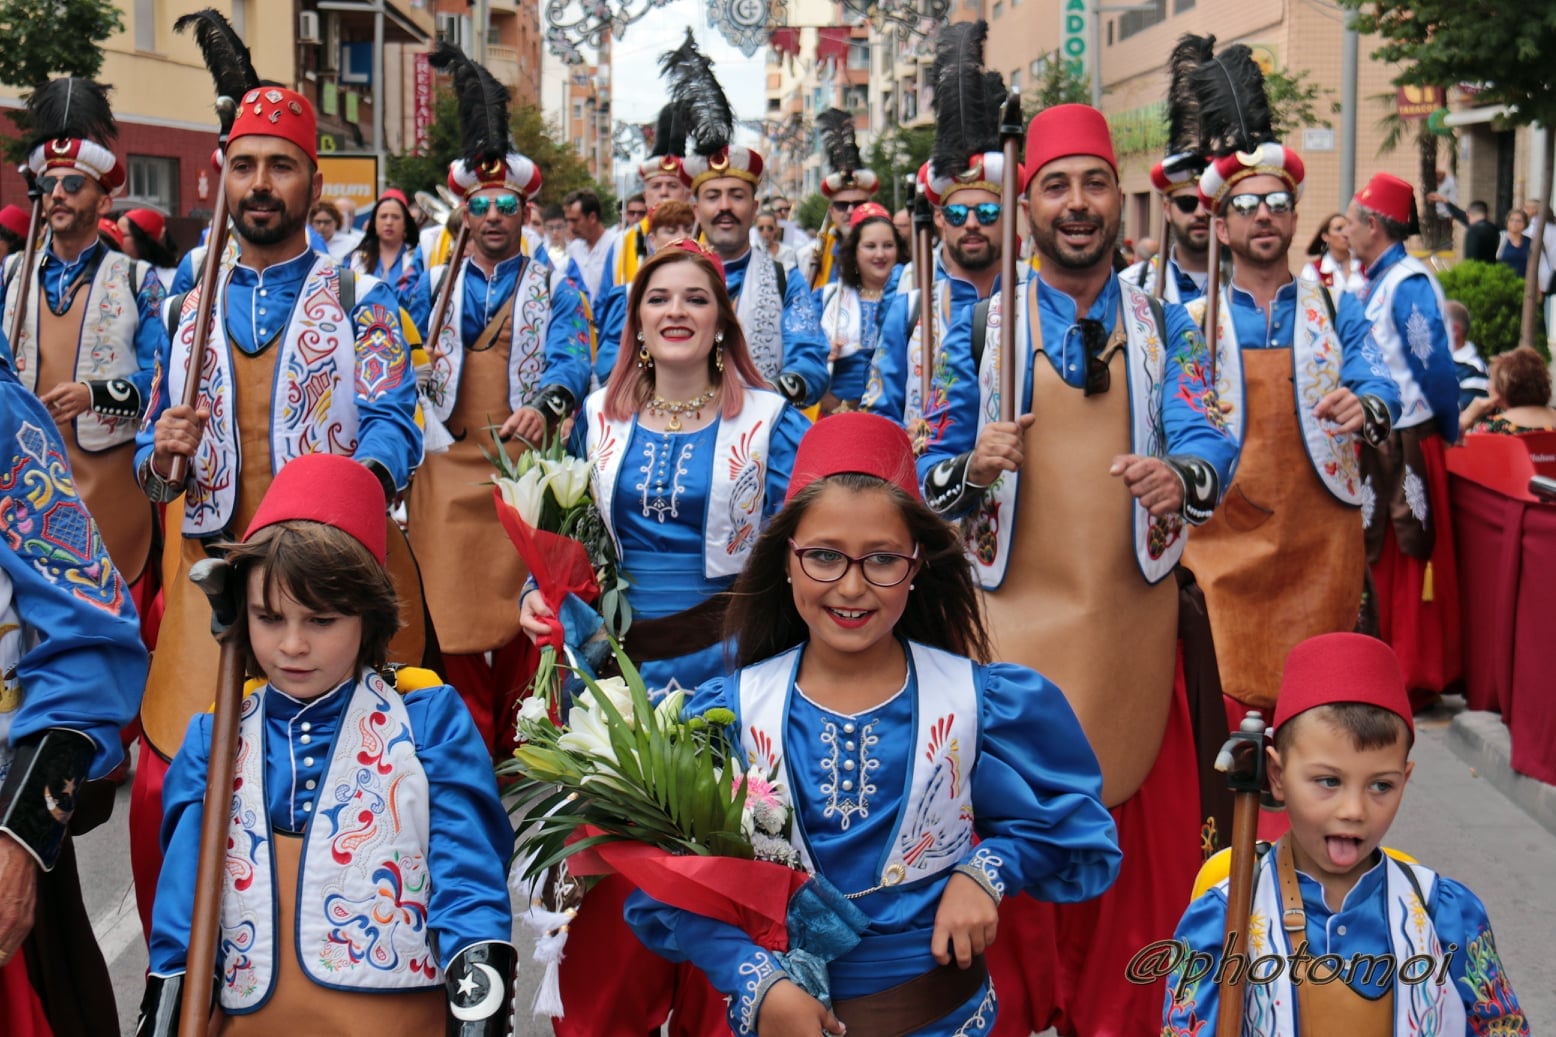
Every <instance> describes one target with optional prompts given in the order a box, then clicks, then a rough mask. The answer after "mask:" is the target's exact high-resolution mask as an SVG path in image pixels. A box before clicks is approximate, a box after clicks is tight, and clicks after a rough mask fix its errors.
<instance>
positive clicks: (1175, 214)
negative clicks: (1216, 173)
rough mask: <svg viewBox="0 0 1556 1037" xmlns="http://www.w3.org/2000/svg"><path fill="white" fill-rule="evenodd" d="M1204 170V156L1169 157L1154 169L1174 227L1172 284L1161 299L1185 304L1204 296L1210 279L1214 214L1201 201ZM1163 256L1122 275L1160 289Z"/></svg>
mask: <svg viewBox="0 0 1556 1037" xmlns="http://www.w3.org/2000/svg"><path fill="white" fill-rule="evenodd" d="M1204 168H1205V160H1204V158H1203V157H1201V156H1200V155H1196V154H1191V153H1183V154H1177V155H1169V156H1167V157H1166V158H1165V159H1163V160H1162V161H1160V162H1158V163H1156V165H1154V166H1152V167H1151V186H1153V187H1155V188H1156V190H1157V191H1158V192H1160V194H1161V196H1162V211H1163V212H1164V213H1166V215H1167V225H1168V226H1169V227H1171V228H1172V249H1171V255H1169V256H1166V257H1165V261H1166V263H1167V283H1166V284H1164V285H1163V286H1162V298H1164V299H1166V300H1167V301H1168V302H1177V303H1186V302H1189V301H1191V300H1193V299H1198V298H1199V297H1200V296H1202V295H1204V294H1205V283H1206V281H1207V280H1209V277H1210V212H1209V211H1208V210H1207V209H1206V208H1205V207H1204V206H1203V205H1201V204H1200V199H1199V174H1200V172H1201V171H1202V170H1203V169H1204ZM1162 262H1163V257H1162V256H1161V255H1160V254H1158V255H1157V256H1155V257H1154V258H1147V259H1142V260H1141V261H1140V262H1138V263H1133V264H1131V265H1130V266H1128V267H1126V268H1125V270H1124V272H1123V273H1122V274H1120V275H1119V276H1121V277H1123V278H1124V280H1126V281H1128V282H1129V283H1130V284H1132V285H1136V286H1138V287H1140V288H1144V289H1145V290H1146V291H1148V292H1154V291H1155V290H1156V278H1157V275H1158V273H1159V272H1160V270H1161V265H1162Z"/></svg>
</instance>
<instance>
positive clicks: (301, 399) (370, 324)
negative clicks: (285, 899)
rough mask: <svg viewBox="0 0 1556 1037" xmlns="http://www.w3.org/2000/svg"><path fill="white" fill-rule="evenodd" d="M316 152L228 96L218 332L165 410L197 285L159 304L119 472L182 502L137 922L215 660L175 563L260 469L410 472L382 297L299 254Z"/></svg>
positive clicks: (282, 94)
mask: <svg viewBox="0 0 1556 1037" xmlns="http://www.w3.org/2000/svg"><path fill="white" fill-rule="evenodd" d="M317 149H318V130H317V121H316V116H315V113H314V109H313V106H312V104H311V103H310V102H309V101H308V99H307V98H306V97H304V96H303V95H302V94H299V93H297V92H295V91H292V90H288V89H286V88H284V87H279V86H264V87H257V88H255V89H253V90H251V91H249V92H248V93H247V94H245V95H244V96H243V97H242V98H240V104H239V107H238V115H237V119H236V121H235V122H234V123H233V126H232V132H231V134H230V135H229V138H228V145H227V149H226V152H225V154H224V156H223V159H222V169H221V189H222V190H223V191H225V192H226V195H227V208H228V212H229V213H231V214H232V233H233V234H234V235H235V236H236V240H237V244H238V252H237V258H236V259H235V260H233V261H232V262H230V263H226V264H224V265H223V268H222V271H221V273H220V274H219V280H218V282H217V292H218V293H219V294H218V296H217V298H216V300H214V307H215V308H214V312H215V313H216V314H219V315H220V319H215V320H213V321H212V322H211V325H210V327H211V331H210V342H209V345H208V347H207V351H206V353H205V358H204V364H205V365H206V372H205V374H204V375H203V376H202V378H201V386H200V389H199V395H198V397H197V404H196V407H195V408H193V409H191V408H189V407H186V406H184V405H183V404H182V403H181V402H177V401H180V400H181V399H182V397H183V392H184V384H185V379H186V377H187V372H188V371H189V370H190V367H191V364H190V360H191V356H190V353H191V350H192V348H193V343H194V339H195V325H196V322H197V313H198V312H199V309H200V306H199V294H198V293H199V288H198V287H197V288H194V289H192V290H191V291H190V292H189V293H187V294H185V295H179V296H175V297H173V298H172V299H171V300H169V305H168V306H167V308H166V319H167V320H168V321H169V322H170V323H172V324H173V334H172V336H171V339H170V341H169V343H168V344H167V345H166V346H164V347H163V351H162V353H161V355H160V356H159V358H158V371H159V377H158V378H157V379H156V380H155V381H154V383H153V387H152V397H151V399H152V402H151V406H150V409H149V411H148V413H147V415H146V420H145V422H144V423H143V424H142V426H141V428H140V431H139V433H138V434H137V436H136V454H135V462H136V463H135V471H136V474H137V476H138V477H139V479H140V481H141V485H142V487H143V488H144V490H145V492H146V495H147V496H149V497H150V498H151V499H152V500H153V501H159V502H172V501H175V500H177V499H178V498H179V497H180V495H182V506H176V505H175V506H174V507H171V508H169V509H168V511H167V523H168V527H169V534H170V535H169V537H168V545H167V547H166V549H165V550H164V552H163V566H162V585H163V592H164V595H165V611H164V615H163V618H162V625H161V629H160V631H159V633H158V640H157V651H156V653H155V656H156V661H155V665H154V666H153V668H152V671H151V674H150V677H149V678H148V680H147V684H146V697H145V701H144V704H143V706H142V709H141V731H142V737H143V738H144V739H145V742H146V744H145V745H143V746H142V752H141V754H140V762H139V763H138V764H137V767H136V774H135V795H134V798H133V801H132V805H131V810H130V848H131V854H132V860H133V863H134V870H135V879H136V887H137V895H138V898H139V899H140V900H141V902H142V903H144V904H146V905H147V906H148V909H149V905H150V904H151V900H152V897H153V893H154V891H155V882H156V876H157V871H158V869H159V868H160V864H161V856H160V849H159V848H158V844H157V828H158V825H159V822H160V817H161V792H160V790H161V781H162V775H163V774H164V773H165V772H166V763H165V761H166V760H167V759H170V758H171V757H172V756H173V755H174V753H175V752H176V751H177V750H178V747H179V744H180V743H181V742H182V740H183V737H184V731H185V729H186V727H187V726H188V722H189V718H190V717H191V716H192V715H193V714H194V713H196V712H198V711H199V710H202V709H206V708H208V707H209V705H210V692H209V688H208V686H206V685H204V684H203V683H202V681H200V680H192V679H191V675H195V674H212V673H215V672H216V664H217V646H216V643H215V641H214V640H213V639H212V638H211V632H210V624H211V611H210V604H209V603H208V602H207V600H206V598H205V596H204V595H203V594H202V593H200V591H199V589H198V588H196V587H195V585H194V584H193V583H191V582H190V580H189V578H188V572H189V568H190V566H191V565H192V564H193V563H194V562H196V561H199V560H200V559H202V558H204V557H205V556H206V550H205V549H206V545H207V544H209V543H211V542H212V541H214V540H216V539H220V538H222V537H233V536H236V535H237V533H241V531H243V530H245V529H247V528H248V523H249V519H250V518H251V517H252V516H253V514H254V510H255V508H256V507H257V506H258V505H259V502H260V499H261V498H262V497H263V496H264V493H265V490H266V489H267V488H268V487H269V486H270V482H271V479H272V477H273V475H274V473H275V472H277V471H279V470H280V469H281V467H282V466H283V465H285V464H287V463H288V462H290V461H292V460H293V459H295V458H297V457H300V456H302V455H303V454H305V453H312V452H316V451H320V450H327V451H331V452H333V453H339V454H343V455H346V456H349V457H353V458H355V459H356V460H357V461H359V462H361V463H362V464H363V465H365V466H366V467H367V468H368V470H369V471H371V472H372V473H373V474H374V475H375V476H376V477H377V478H378V480H379V481H380V482H381V483H382V484H383V487H384V491H385V494H386V496H387V497H389V498H390V499H393V498H394V497H395V496H397V495H398V494H399V493H400V492H401V491H403V490H404V488H405V486H406V484H407V482H408V481H409V479H410V474H411V471H412V469H413V468H414V467H415V466H416V464H417V462H418V461H419V460H420V459H421V453H422V437H421V430H420V429H419V428H418V427H417V425H416V379H415V377H414V376H413V372H412V370H411V367H410V363H409V353H408V350H407V348H406V344H405V341H404V338H403V332H402V326H401V323H400V303H399V299H398V298H397V296H396V295H395V292H394V289H393V288H392V287H391V286H390V285H388V284H385V283H383V282H380V281H378V280H376V279H374V278H371V277H367V276H362V275H356V274H352V273H351V272H350V271H349V270H346V269H344V268H342V267H340V266H338V265H337V264H336V263H335V262H334V261H333V260H331V259H330V258H329V257H328V256H326V255H323V254H321V253H317V252H315V251H314V250H313V249H311V248H310V247H309V243H308V214H309V212H310V211H311V210H312V208H313V206H314V205H315V204H316V203H317V202H318V200H319V197H320V193H321V191H322V190H323V186H324V177H323V175H322V174H321V173H320V172H319V168H318V150H317ZM194 369H195V370H196V371H199V370H200V369H201V367H200V364H199V363H198V362H197V363H196V364H195V365H194ZM175 456H182V457H184V458H187V459H189V461H190V464H189V467H188V474H187V476H186V477H185V479H184V481H183V482H182V483H177V484H175V483H173V482H171V481H170V479H169V476H170V473H171V471H172V466H173V459H174V457H175ZM385 521H386V523H388V524H390V525H392V523H391V522H390V520H389V519H388V518H387V517H386V519H385ZM174 530H179V531H181V533H182V537H179V536H177V535H173V531H174ZM234 531H237V532H234ZM392 535H393V536H394V537H395V538H396V539H397V540H398V549H396V547H395V546H393V545H394V541H393V540H392V541H391V545H392V546H391V549H390V561H389V571H390V577H391V579H392V580H393V581H394V583H395V587H396V589H397V591H398V593H399V595H400V597H401V598H402V600H405V601H408V602H417V603H418V604H419V600H420V596H421V589H420V581H419V580H418V579H417V577H416V573H415V566H414V564H412V563H411V560H410V552H409V550H408V549H407V548H406V546H405V544H404V539H403V537H401V536H399V533H398V529H397V528H396V529H394V530H393V531H392ZM413 608H414V610H415V613H416V614H418V615H419V614H420V611H421V610H420V608H419V607H416V606H413ZM420 633H421V628H420V622H419V620H418V622H417V625H416V631H415V636H417V637H419V636H420ZM399 643H400V644H401V645H403V644H404V642H403V641H401V642H399ZM419 657H420V649H419V648H413V649H409V650H406V651H403V652H399V653H397V652H396V650H395V649H393V648H392V649H391V658H396V659H398V660H400V661H404V662H410V661H412V660H413V659H419ZM153 750H154V751H153ZM143 917H145V918H147V919H148V921H149V914H144V915H143Z"/></svg>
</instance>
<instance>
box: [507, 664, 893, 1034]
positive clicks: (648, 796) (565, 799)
mask: <svg viewBox="0 0 1556 1037" xmlns="http://www.w3.org/2000/svg"><path fill="white" fill-rule="evenodd" d="M611 647H612V650H613V651H614V652H615V654H616V659H617V662H618V664H619V665H620V667H621V673H622V676H621V677H615V678H610V679H607V680H604V681H596V680H594V679H593V678H592V677H591V676H589V675H588V674H582V673H581V674H580V676H581V677H582V679H583V689H582V691H581V693H580V694H579V695H578V696H577V697H576V698H575V699H574V701H573V702H572V703H571V705H570V708H568V709H567V712H566V722H565V723H558V721H557V717H558V715H559V714H558V713H556V712H554V711H553V710H551V709H548V708H547V706H546V704H545V703H543V702H538V701H536V700H534V699H531V700H529V701H526V702H525V704H524V706H523V707H522V709H521V711H520V714H519V733H520V735H521V737H522V738H523V739H524V743H523V744H521V745H520V746H519V748H518V749H516V750H515V751H514V754H513V758H512V759H511V760H505V761H503V762H502V763H501V764H500V765H499V766H498V768H497V772H498V774H499V776H501V777H503V778H504V779H505V780H504V792H503V796H504V799H505V801H506V802H507V804H508V805H509V808H510V810H514V809H517V810H519V811H520V812H522V813H523V815H524V818H523V821H522V822H521V827H520V831H519V834H518V836H517V838H516V849H517V854H516V857H517V859H518V860H520V861H523V862H525V863H524V865H523V868H522V871H523V876H524V878H526V879H536V878H538V877H540V876H542V875H543V874H544V873H546V872H547V870H548V869H561V870H562V871H565V873H566V875H567V878H566V879H563V880H562V881H557V876H558V873H557V872H556V871H553V872H552V874H551V878H550V880H549V881H544V882H540V883H538V884H537V885H538V886H539V887H540V888H541V889H543V890H549V891H555V890H557V889H559V888H560V889H568V888H569V887H570V888H571V889H572V890H573V892H574V893H575V894H576V895H575V897H574V898H573V899H572V900H570V901H562V900H558V899H556V898H555V897H551V898H549V899H548V898H542V899H543V900H544V901H546V902H543V903H540V904H537V908H538V909H539V910H538V911H536V912H532V921H534V920H535V919H537V918H538V919H539V920H540V921H539V925H538V926H537V927H541V926H543V927H544V928H542V930H541V933H540V934H539V935H540V937H541V941H540V945H539V946H538V949H537V952H536V956H537V960H545V961H546V963H547V964H548V965H549V964H550V963H551V962H550V960H546V959H548V958H550V959H554V960H560V956H561V955H560V952H561V946H560V942H558V937H560V939H562V940H565V928H566V923H567V920H568V919H570V918H571V917H572V914H573V912H574V911H576V909H577V899H579V897H580V896H581V893H582V892H583V889H584V887H585V886H586V885H587V884H588V883H589V882H590V881H591V880H592V879H595V878H597V877H598V876H601V875H605V874H609V873H612V872H616V873H620V874H621V875H623V876H624V877H626V878H627V879H628V880H629V881H631V882H632V883H633V884H634V885H636V886H637V887H638V888H639V889H641V890H643V891H644V892H645V893H647V894H649V895H650V896H652V897H653V898H655V899H656V900H659V901H661V902H663V903H667V904H670V905H672V906H675V907H680V908H683V909H685V910H688V911H693V912H696V913H698V914H701V915H705V916H708V917H711V918H715V919H718V920H720V921H725V922H729V923H730V924H733V925H736V926H739V927H740V928H741V929H743V930H744V931H745V932H746V933H747V934H748V935H749V936H750V937H751V938H752V939H753V940H754V941H755V942H756V943H758V944H760V945H761V946H763V947H766V948H767V949H769V950H772V951H775V952H778V953H779V954H780V957H781V959H782V960H785V961H786V967H788V968H789V969H790V971H791V974H793V975H794V976H796V978H797V981H800V982H801V985H803V986H805V987H806V989H808V990H810V992H811V993H812V994H813V995H815V996H817V997H820V998H822V999H823V1000H825V999H826V996H827V990H826V969H825V963H826V962H828V961H831V960H832V959H833V958H835V957H837V956H838V955H839V954H842V953H845V952H846V951H848V950H850V949H852V948H853V946H854V945H855V944H856V943H857V942H858V939H859V936H858V934H859V933H860V932H861V931H862V930H863V929H864V927H865V925H866V924H867V920H866V919H865V917H864V916H863V915H862V914H860V912H859V911H858V909H857V908H855V907H854V906H853V904H851V903H850V902H849V901H847V900H846V899H844V898H843V897H842V895H841V894H839V893H837V891H836V890H835V889H833V888H832V887H831V886H830V885H829V884H827V883H826V882H825V880H823V879H821V878H819V876H812V875H810V874H808V873H807V872H806V871H804V870H803V869H802V868H801V862H800V857H799V854H798V853H797V851H796V850H795V847H794V844H793V843H792V842H791V841H790V835H791V828H792V825H793V808H792V805H791V803H790V801H789V798H788V796H787V794H786V792H785V790H784V788H783V785H782V784H781V782H779V781H778V778H777V775H776V774H774V773H771V772H767V771H765V770H764V769H762V768H760V767H750V768H748V767H746V766H743V764H742V760H741V755H742V753H741V751H740V748H739V744H738V743H737V742H735V741H734V740H733V739H732V738H731V732H730V725H732V724H733V723H734V721H735V715H734V714H733V713H732V712H731V711H729V710H727V709H722V708H717V709H710V710H708V711H706V712H704V713H702V714H699V715H691V716H687V715H685V704H686V693H685V692H684V691H672V692H671V693H670V694H668V695H666V696H665V697H664V698H663V699H662V700H660V701H659V703H658V704H657V705H656V704H654V703H652V702H650V700H649V697H648V693H647V691H646V689H645V688H644V684H643V680H642V678H641V677H640V676H639V674H638V672H637V669H636V667H634V666H633V665H632V662H631V660H629V659H628V658H627V657H626V654H625V653H624V652H622V650H621V649H620V647H619V646H616V645H615V644H614V643H612V645H611ZM548 938H549V940H550V941H551V942H550V943H547V940H548ZM552 972H554V970H552V969H549V968H548V973H552ZM800 977H804V978H803V979H800ZM555 994H556V991H555V987H554V979H553V977H552V976H548V977H547V978H545V979H543V980H542V984H541V994H540V997H539V998H538V999H537V1010H538V1011H542V1012H545V1013H547V1014H553V1015H559V1014H561V1005H560V1001H559V999H558V998H556V996H555Z"/></svg>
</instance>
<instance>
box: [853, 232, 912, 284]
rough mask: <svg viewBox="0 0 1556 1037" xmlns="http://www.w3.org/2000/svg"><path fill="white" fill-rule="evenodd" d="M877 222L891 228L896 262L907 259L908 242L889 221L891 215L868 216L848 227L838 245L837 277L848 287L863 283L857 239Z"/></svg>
mask: <svg viewBox="0 0 1556 1037" xmlns="http://www.w3.org/2000/svg"><path fill="white" fill-rule="evenodd" d="M877 223H884V224H886V226H887V227H889V228H890V229H891V240H892V244H894V245H895V246H896V247H897V262H898V263H906V262H907V261H908V255H909V252H908V243H907V242H906V241H904V240H902V235H901V234H899V233H897V225H896V224H895V223H893V222H892V221H891V217H890V216H868V217H866V218H865V219H862V220H860V221H859V222H858V223H857V224H855V225H854V226H853V227H852V228H850V229H849V231H848V235H847V237H845V238H844V239H843V244H842V245H840V246H838V250H837V279H838V280H839V281H842V282H843V283H844V284H846V285H848V287H850V288H859V287H861V286H862V285H863V284H864V274H863V273H862V272H861V271H860V269H859V241H860V239H861V238H863V237H864V230H865V228H866V227H869V226H872V225H874V224H877Z"/></svg>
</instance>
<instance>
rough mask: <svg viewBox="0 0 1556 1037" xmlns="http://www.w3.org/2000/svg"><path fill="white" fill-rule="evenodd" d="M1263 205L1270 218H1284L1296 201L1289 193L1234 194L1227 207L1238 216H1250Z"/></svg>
mask: <svg viewBox="0 0 1556 1037" xmlns="http://www.w3.org/2000/svg"><path fill="white" fill-rule="evenodd" d="M1261 203H1262V204H1263V205H1264V206H1265V207H1266V208H1268V209H1269V210H1270V215H1271V216H1284V215H1285V214H1286V213H1288V212H1290V211H1291V210H1292V207H1293V206H1294V205H1296V199H1295V198H1293V197H1292V196H1291V192H1290V191H1269V192H1266V193H1265V194H1234V195H1233V196H1232V197H1231V198H1230V199H1229V200H1228V201H1227V205H1228V206H1230V207H1231V210H1232V211H1233V212H1235V213H1237V215H1239V216H1252V215H1254V214H1255V213H1257V212H1258V211H1259V205H1260V204H1261Z"/></svg>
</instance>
